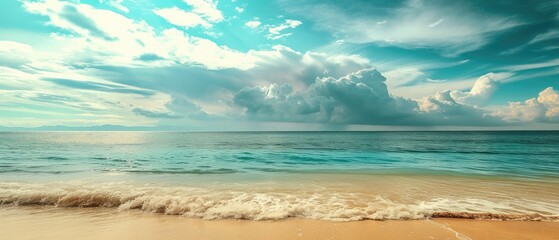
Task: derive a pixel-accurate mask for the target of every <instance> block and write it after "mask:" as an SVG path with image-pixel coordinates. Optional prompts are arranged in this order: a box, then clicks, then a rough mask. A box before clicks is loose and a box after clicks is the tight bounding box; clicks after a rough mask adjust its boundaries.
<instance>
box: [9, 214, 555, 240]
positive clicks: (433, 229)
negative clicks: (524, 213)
mask: <svg viewBox="0 0 559 240" xmlns="http://www.w3.org/2000/svg"><path fill="white" fill-rule="evenodd" d="M0 219H2V221H1V222H0V239H12V240H24V239H37V238H38V237H40V238H41V239H43V240H50V239H100V240H103V239H138V240H142V239H169V240H173V239H200V240H204V239H243V240H253V239H254V240H256V239H271V240H283V239H356V240H359V239H371V238H378V239H460V240H465V239H481V240H484V239H488V240H489V239H511V240H514V239H556V237H557V236H559V222H543V221H498V220H471V219H452V218H435V219H427V220H385V221H375V220H364V221H354V222H331V221H321V220H307V219H284V220H275V221H252V220H202V219H192V218H186V217H181V216H168V215H160V214H150V213H141V212H132V211H120V212H118V211H111V210H109V209H103V208H87V209H83V208H81V209H80V208H64V209H60V208H45V207H17V206H2V207H0Z"/></svg>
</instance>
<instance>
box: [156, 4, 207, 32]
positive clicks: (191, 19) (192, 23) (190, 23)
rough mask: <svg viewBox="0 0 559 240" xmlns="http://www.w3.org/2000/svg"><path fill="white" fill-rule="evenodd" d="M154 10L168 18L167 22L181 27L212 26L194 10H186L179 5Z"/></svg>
mask: <svg viewBox="0 0 559 240" xmlns="http://www.w3.org/2000/svg"><path fill="white" fill-rule="evenodd" d="M153 12H154V13H155V14H157V15H158V16H160V17H162V18H164V19H165V20H167V22H169V23H171V24H173V25H176V26H180V27H185V28H191V27H196V26H202V27H204V28H209V27H211V26H212V25H211V24H210V23H208V22H207V21H206V20H204V19H203V18H202V17H200V15H198V14H196V13H192V12H186V11H184V10H181V9H179V8H178V7H172V8H163V9H154V10H153Z"/></svg>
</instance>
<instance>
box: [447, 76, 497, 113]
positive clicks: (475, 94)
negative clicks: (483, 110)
mask: <svg viewBox="0 0 559 240" xmlns="http://www.w3.org/2000/svg"><path fill="white" fill-rule="evenodd" d="M493 76H495V74H494V73H488V74H486V75H483V76H481V77H480V78H478V79H477V80H476V82H475V83H474V86H473V87H472V89H471V90H470V91H468V92H464V91H451V92H450V96H451V97H452V98H453V99H454V100H455V101H456V102H458V103H461V104H465V105H471V106H482V105H483V104H485V103H486V102H487V100H489V98H490V97H491V95H493V93H494V92H495V91H496V90H497V88H498V87H499V84H500V82H499V81H497V80H495V79H494V77H493Z"/></svg>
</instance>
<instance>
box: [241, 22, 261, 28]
mask: <svg viewBox="0 0 559 240" xmlns="http://www.w3.org/2000/svg"><path fill="white" fill-rule="evenodd" d="M260 24H262V23H261V22H260V21H257V20H252V21H248V22H246V23H245V26H247V27H249V28H256V27H258V26H260Z"/></svg>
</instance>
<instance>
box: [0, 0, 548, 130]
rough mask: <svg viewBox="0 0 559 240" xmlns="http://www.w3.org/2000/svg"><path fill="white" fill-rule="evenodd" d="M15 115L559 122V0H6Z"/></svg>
mask: <svg viewBox="0 0 559 240" xmlns="http://www.w3.org/2000/svg"><path fill="white" fill-rule="evenodd" d="M0 9H1V10H0V11H1V14H0V92H1V93H0V126H3V127H7V128H10V127H29V128H34V127H41V126H68V127H91V126H99V125H118V126H127V127H143V128H148V129H154V130H158V129H159V130H332V129H334V130H343V129H346V130H377V129H390V130H392V129H469V128H483V129H559V94H558V90H559V3H557V1H514V0H513V1H490V2H488V1H478V0H470V1H442V0H431V1H424V0H403V1H384V0H378V1H362V0H354V1H339V0H338V1H318V0H297V1H294V0H273V1H249V0H221V1H212V0H169V1H148V0H81V1H79V0H73V1H72V0H71V1H60V0H7V1H2V2H0Z"/></svg>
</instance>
